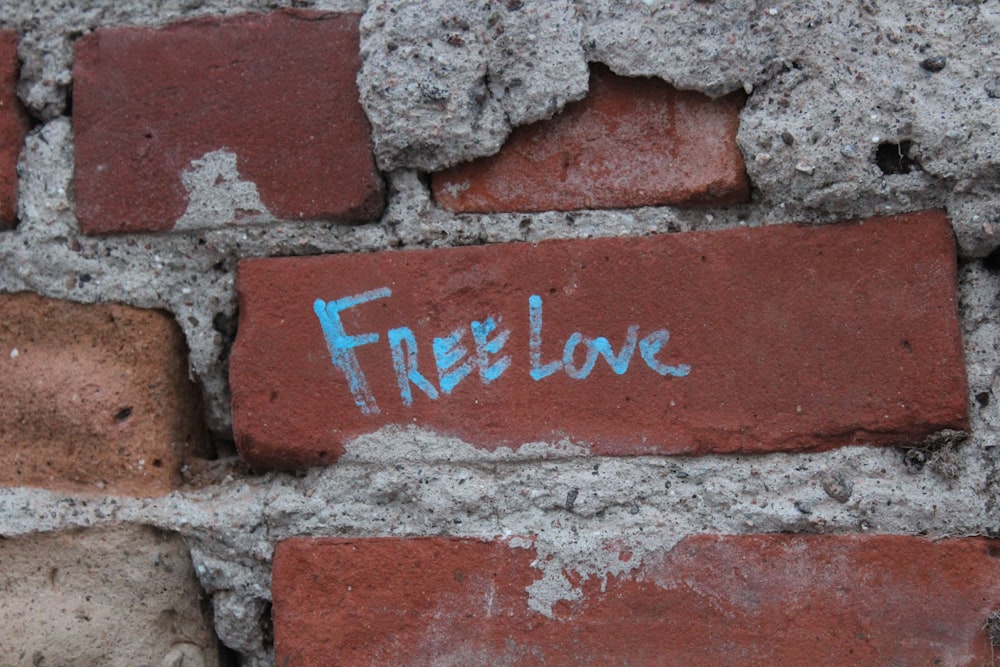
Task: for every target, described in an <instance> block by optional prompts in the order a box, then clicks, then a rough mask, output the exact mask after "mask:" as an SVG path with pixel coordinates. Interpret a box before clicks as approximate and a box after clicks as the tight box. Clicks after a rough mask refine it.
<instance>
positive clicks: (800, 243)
mask: <svg viewBox="0 0 1000 667" xmlns="http://www.w3.org/2000/svg"><path fill="white" fill-rule="evenodd" d="M954 253H955V250H954V241H953V237H952V232H951V229H950V227H949V225H948V222H947V220H946V218H945V217H944V215H943V214H942V213H941V212H935V211H931V212H924V213H919V214H910V215H904V216H897V217H887V218H880V219H874V218H873V219H868V220H865V221H862V222H856V223H844V224H839V225H830V226H826V227H802V226H792V225H788V226H774V227H762V228H755V229H732V230H726V231H717V232H694V233H685V234H676V235H661V236H654V237H644V238H607V239H595V240H569V241H549V242H542V243H538V244H507V245H501V246H480V247H467V248H454V249H442V250H416V251H406V252H383V253H373V254H353V255H332V256H324V257H304V258H268V259H252V260H245V261H243V262H241V263H240V265H239V269H238V281H237V282H238V284H237V289H238V293H239V299H240V313H241V321H240V329H239V336H238V338H237V341H236V344H235V347H234V350H233V353H232V358H231V366H230V369H231V370H230V380H231V384H232V388H233V407H234V422H235V432H236V438H237V444H238V446H239V448H240V451H241V453H242V455H243V456H244V457H245V458H246V460H247V461H248V462H250V463H251V465H254V466H257V467H261V468H265V467H279V468H292V467H301V466H308V465H316V464H322V463H326V462H331V461H333V460H335V459H336V458H337V457H338V456H340V455H341V453H342V452H343V451H344V444H345V442H347V441H349V440H350V439H351V438H353V437H355V436H358V435H361V434H364V433H368V432H371V431H374V430H376V429H378V428H380V427H383V426H386V425H390V424H394V425H400V426H407V425H414V426H419V427H424V428H429V429H435V430H437V431H439V432H442V433H445V434H448V435H453V436H458V437H461V438H463V439H464V440H466V441H468V442H471V443H473V444H475V445H477V446H480V447H483V448H485V449H494V448H496V447H498V446H511V447H517V446H519V445H521V444H523V443H526V442H532V441H537V440H545V441H550V442H551V441H557V440H561V439H564V438H569V439H570V440H572V441H574V442H581V443H586V444H589V446H590V448H591V449H590V451H591V452H592V453H593V454H595V455H632V454H661V453H689V454H701V453H706V452H734V451H741V452H763V451H796V450H815V449H825V448H831V447H835V446H840V445H846V444H878V445H887V444H899V443H906V442H914V441H919V440H921V439H922V438H924V437H925V436H927V435H928V434H930V433H933V432H935V431H938V430H940V429H945V428H951V429H965V428H967V406H966V400H967V399H966V378H965V368H964V365H963V358H962V348H961V340H960V334H959V329H958V322H957V308H956V295H955V289H956V266H955V254H954ZM390 293H391V295H390ZM358 295H362V296H360V297H358ZM351 298H354V299H355V300H357V301H360V303H358V304H356V305H353V306H351V305H349V304H348V303H347V302H346V301H344V302H343V303H340V309H339V310H338V305H337V302H338V301H339V300H349V299H351ZM533 302H534V304H535V305H534V306H533V305H532V303H533ZM532 312H534V315H532ZM318 313H319V314H322V315H323V319H325V320H326V322H325V324H323V323H322V322H321V319H320V317H319V315H318ZM488 318H493V322H492V323H491V322H490V321H489V319H488ZM533 321H534V323H533ZM539 323H540V324H539ZM492 324H495V325H496V326H495V329H492V330H491V328H490V327H491V326H492ZM324 326H325V327H326V328H327V338H325V337H324V331H323V327H324ZM340 326H342V327H343V328H342V329H341V332H342V333H343V336H339V337H338V335H337V334H336V329H337V328H338V327H340ZM477 327H479V329H478V335H479V337H480V339H481V340H480V342H479V345H478V346H477V341H476V335H477ZM533 329H537V331H538V333H537V334H533V333H532V331H533ZM505 331H509V332H510V333H509V338H504V336H506V335H507V334H504V333H503V332H505ZM454 332H457V333H454ZM630 332H631V333H630ZM664 332H668V333H664ZM453 335H455V336H458V337H459V338H458V340H457V344H456V342H455V341H454V340H448V339H449V337H450V336H453ZM352 337H355V338H352ZM366 337H367V338H366ZM375 337H377V340H375ZM601 337H606V339H605V338H601ZM533 338H534V339H535V343H534V344H533V343H532V339H533ZM435 341H436V342H435ZM501 341H502V343H501ZM598 341H601V342H598ZM331 343H332V345H333V346H332V347H331ZM393 343H395V345H393ZM575 343H578V344H576V345H575V347H574V344H575ZM602 344H603V345H605V346H606V348H607V349H606V350H605V352H606V353H607V357H613V358H615V359H616V360H617V370H618V371H620V374H619V373H617V372H616V371H615V370H613V367H612V363H611V362H610V360H608V358H606V357H605V355H604V354H601V353H599V352H598V349H599V348H600V347H601V345H602ZM434 345H436V346H438V349H437V350H435V349H434V347H433V346H434ZM459 346H464V350H465V354H464V355H462V354H459ZM533 348H535V349H533ZM331 349H333V350H334V355H333V356H331V353H330V350H331ZM567 349H568V350H569V351H570V353H571V355H572V361H570V363H566V362H565V361H564V358H565V351H566V350H567ZM477 350H478V351H477ZM414 351H415V353H416V358H415V361H410V360H409V357H408V354H409V353H411V352H414ZM450 356H454V357H455V358H454V359H449V358H448V357H450ZM588 358H589V361H588ZM411 363H415V367H416V369H417V371H418V372H419V374H420V375H421V377H422V378H423V380H424V381H425V382H423V388H422V387H421V386H418V383H415V382H414V381H413V378H415V377H416V376H415V375H413V376H411V374H410V373H409V370H410V368H411V366H410V364H411ZM353 364H357V369H358V371H357V372H356V373H355V372H353V371H352V370H351V369H352V365H353ZM397 368H401V369H402V372H401V373H400V372H397V370H396V369H397ZM352 376H353V377H356V378H357V383H356V386H354V387H353V388H352V386H351V382H350V381H349V379H348V378H349V377H352ZM584 376H585V377H584ZM407 378H410V379H409V380H408V379H407ZM401 379H402V382H401ZM456 380H458V382H457V384H455V381H456ZM403 389H405V393H404V391H403ZM449 392H450V393H449ZM432 396H433V398H432ZM407 400H409V402H411V403H412V404H411V405H407Z"/></svg>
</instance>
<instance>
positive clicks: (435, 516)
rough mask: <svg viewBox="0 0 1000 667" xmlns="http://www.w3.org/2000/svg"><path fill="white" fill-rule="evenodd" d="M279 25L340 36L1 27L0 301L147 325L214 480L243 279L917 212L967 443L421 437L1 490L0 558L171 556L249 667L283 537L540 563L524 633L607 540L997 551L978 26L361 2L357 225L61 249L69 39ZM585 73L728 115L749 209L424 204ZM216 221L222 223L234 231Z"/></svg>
mask: <svg viewBox="0 0 1000 667" xmlns="http://www.w3.org/2000/svg"><path fill="white" fill-rule="evenodd" d="M290 4H295V5H303V6H313V7H319V8H331V9H351V10H361V9H364V3H363V2H361V1H347V0H345V1H343V2H338V1H336V0H331V1H329V2H317V3H310V2H294V3H292V2H270V1H268V0H246V1H243V0H165V1H163V2H159V1H154V0H140V1H135V0H133V1H129V2H120V1H118V0H86V1H83V2H75V3H65V2H57V1H55V0H32V1H30V2H21V1H20V0H0V26H2V27H10V28H14V29H17V30H19V31H20V32H22V34H23V40H22V42H21V45H20V48H19V55H20V57H21V59H22V61H23V68H22V76H21V82H20V85H19V92H20V95H21V98H22V100H23V101H24V102H25V104H26V106H27V107H28V108H29V110H30V111H31V113H32V114H33V116H34V118H35V120H36V122H37V123H38V125H37V126H36V127H35V129H34V130H33V132H32V133H31V135H30V137H29V138H28V140H27V142H26V145H25V150H24V151H23V153H22V156H21V162H20V175H21V184H20V193H19V212H20V223H19V226H18V228H17V229H16V230H15V231H12V232H3V233H0V290H3V291H8V292H17V291H34V292H38V293H41V294H44V295H46V296H51V297H56V298H65V299H70V300H73V301H80V302H94V301H118V302H123V303H128V304H131V305H135V306H140V307H150V308H163V309H166V310H167V311H169V312H171V313H172V314H173V315H174V317H175V318H176V319H177V321H178V323H179V324H180V326H181V327H182V328H183V330H184V333H185V335H186V337H187V341H188V345H189V347H190V351H191V352H190V354H191V357H190V363H191V372H192V376H193V377H194V378H195V379H196V380H197V381H198V382H199V384H200V385H201V388H202V391H203V393H204V396H205V400H206V403H207V408H206V420H207V423H208V425H209V427H210V428H211V429H212V431H213V432H214V433H215V434H216V438H217V441H218V446H219V450H220V451H221V452H222V453H223V454H225V453H227V452H228V451H229V449H228V445H227V442H226V441H227V440H228V438H229V437H230V428H231V415H230V411H229V402H230V398H229V390H228V384H227V379H226V377H227V376H226V373H227V361H226V360H227V355H228V349H229V346H230V344H231V340H232V337H233V335H234V332H235V329H236V326H237V322H238V319H237V313H236V302H235V295H234V290H233V277H234V269H235V264H236V261H237V260H238V259H239V258H242V257H254V256H264V255H306V254H318V253H325V252H358V251H372V250H381V249H385V248H407V247H442V246H448V245H468V244H480V243H496V242H515V241H528V242H530V241H536V240H541V239H547V238H587V237H591V236H615V235H642V234H649V233H658V232H679V231H687V230H693V229H715V228H726V227H734V226H739V225H764V224H780V223H787V222H792V221H805V222H816V223H820V222H830V221H833V220H839V219H843V218H845V217H851V216H868V215H876V214H885V213H895V212H900V211H908V210H918V209H922V208H931V207H945V208H946V209H947V210H948V213H949V216H950V218H951V220H952V224H953V226H954V228H955V231H956V234H957V238H958V241H959V252H960V256H961V260H960V267H959V281H960V297H961V313H962V326H963V333H964V337H965V338H964V345H965V354H966V361H967V364H968V374H969V401H970V412H971V421H972V428H971V432H970V436H969V438H968V439H967V440H966V441H964V442H963V441H960V439H958V438H952V439H950V440H949V439H948V438H944V439H942V440H940V441H938V442H934V443H923V444H922V443H913V445H914V447H911V448H903V449H875V448H866V447H857V448H845V449H839V450H835V451H831V452H826V453H823V454H808V455H795V456H793V455H786V454H773V455H766V456H755V457H701V458H676V457H649V458H633V459H608V458H598V459H587V458H581V457H579V456H576V454H579V453H585V452H586V443H536V444H533V445H531V446H524V447H521V448H520V449H518V450H516V451H502V450H500V451H498V452H496V453H493V454H489V453H484V452H481V451H479V450H475V449H474V448H471V447H469V446H468V445H466V444H464V443H461V442H458V441H454V440H448V439H443V438H440V437H438V436H436V435H435V434H433V433H425V432H412V431H402V432H400V431H394V430H387V431H384V432H380V433H378V434H374V435H371V436H366V440H365V442H363V443H355V445H353V446H349V447H348V450H349V451H348V454H347V455H346V456H345V457H344V458H343V459H342V460H341V462H340V464H339V465H337V466H336V467H333V468H329V469H325V470H312V471H309V472H307V473H304V474H301V475H292V474H267V475H263V476H248V475H246V474H244V473H241V472H240V471H239V470H238V467H236V466H232V467H231V469H227V468H226V466H225V463H224V462H220V464H219V466H218V469H215V470H210V471H207V472H206V475H205V479H212V478H213V477H212V475H213V474H214V475H215V477H214V479H215V480H216V481H217V482H218V483H217V484H215V485H213V486H209V487H207V488H204V489H202V490H193V489H192V490H188V491H184V492H180V493H173V494H171V495H169V496H166V497H164V498H160V499H155V500H134V499H128V498H119V497H110V496H89V497H83V496H80V497H74V496H63V495H59V494H54V493H51V492H48V491H42V490H37V489H35V490H32V489H19V488H4V489H0V535H3V536H5V537H13V536H17V535H29V534H32V533H36V532H46V531H53V530H57V529H60V528H66V527H86V526H98V525H110V524H112V523H116V522H125V523H135V524H150V525H155V526H157V527H160V528H163V529H166V530H172V531H177V532H179V533H181V534H182V535H184V536H185V537H186V539H187V540H188V542H189V544H190V545H191V552H192V556H193V558H194V563H195V568H196V572H197V574H198V577H199V579H200V581H201V584H202V586H203V587H204V588H205V589H206V590H207V591H208V592H209V593H210V594H211V595H212V596H213V604H214V609H215V623H216V630H217V632H218V634H219V636H220V638H221V639H222V641H223V642H224V643H226V644H227V645H228V646H230V647H232V648H233V649H235V650H236V651H238V652H239V653H240V654H241V655H242V656H243V662H244V664H246V665H268V664H270V661H271V654H270V645H269V629H268V628H269V620H268V618H267V617H268V613H269V606H268V600H269V568H270V558H271V554H272V551H273V545H274V543H275V541H276V540H278V539H280V538H282V537H285V536H289V535H304V534H309V535H353V536H375V535H464V536H473V537H484V538H492V537H494V536H496V535H521V534H531V535H537V540H536V548H537V549H538V551H539V555H540V558H539V560H538V565H537V567H538V568H539V580H538V581H537V582H536V583H535V584H534V585H533V586H532V587H531V591H530V592H529V593H530V595H531V599H532V601H533V602H532V604H533V605H534V606H535V607H534V608H536V609H539V610H544V609H546V608H549V607H551V605H552V604H553V603H554V602H556V601H558V600H560V599H567V598H569V599H572V598H573V596H574V595H576V592H575V590H574V588H573V585H572V584H571V582H570V581H569V580H568V579H567V578H566V577H565V576H564V574H563V571H564V570H568V571H575V572H579V573H580V574H581V575H582V576H583V577H598V578H600V577H605V576H608V575H609V574H615V573H616V572H620V571H621V569H622V568H626V567H628V564H625V563H622V562H621V561H620V560H618V558H617V556H616V554H617V551H615V552H611V551H604V550H602V549H601V548H600V546H601V545H602V544H606V543H608V542H612V541H614V542H616V543H624V544H627V545H629V547H630V548H631V549H632V551H633V553H634V555H635V556H634V558H633V559H632V561H631V562H632V563H638V562H641V560H642V556H643V554H645V553H648V552H653V551H658V550H662V549H664V548H668V547H669V546H670V545H672V544H674V543H675V542H676V541H678V540H679V539H681V538H683V537H684V536H685V535H688V534H691V533H756V532H773V531H792V532H796V531H811V532H830V533H848V532H858V531H862V532H878V533H901V534H927V535H931V536H943V535H971V534H977V535H978V534H988V535H995V534H997V533H998V531H1000V516H998V508H997V506H996V497H997V494H998V492H1000V466H998V465H997V460H996V458H997V456H996V447H997V444H998V435H997V433H998V431H997V429H998V428H1000V412H998V409H1000V408H998V402H997V401H998V400H1000V399H998V396H997V391H998V390H1000V380H998V379H997V373H996V371H997V368H998V365H1000V353H998V344H1000V324H998V321H997V315H996V303H997V299H998V296H1000V273H998V269H997V263H996V261H995V259H993V258H989V259H986V260H983V259H982V258H984V257H987V256H988V255H990V253H992V252H993V251H994V250H996V249H997V247H998V246H1000V227H998V225H1000V185H998V177H1000V158H998V155H997V151H998V146H1000V142H998V141H997V135H996V132H997V122H998V121H997V119H998V118H1000V78H998V77H1000V65H998V62H1000V57H998V56H1000V40H997V39H996V35H997V34H998V32H1000V5H998V4H997V3H995V2H976V1H975V0H963V1H961V2H957V1H956V2H944V1H940V2H931V1H930V0H919V1H918V0H910V1H908V2H905V3H882V2H875V1H874V0H865V1H864V2H857V3H840V4H836V3H834V4H831V3H827V2H820V1H819V0H814V1H811V2H810V1H807V2H794V3H793V2H790V1H788V2H772V3H763V2H762V3H757V2H750V1H749V0H747V1H745V2H735V1H734V2H730V1H729V0H716V1H715V2H673V3H666V2H663V3H661V2H657V1H656V0H650V1H648V2H627V3H612V2H597V1H594V2H584V1H583V0H581V1H580V2H575V3H569V2H561V3H555V2H553V3H544V4H543V3H542V2H540V1H539V2H530V1H527V2H506V3H482V4H481V5H476V6H475V8H474V9H467V8H465V5H462V8H456V4H455V3H451V2H447V1H446V0H438V1H435V2H431V1H429V0H428V1H425V2H420V3H403V2H397V3H371V5H370V6H369V7H368V11H367V13H366V15H365V17H364V19H363V38H362V55H363V57H364V65H363V69H362V72H361V74H360V81H359V86H360V89H361V91H362V102H363V104H364V106H365V109H366V112H367V114H368V116H369V119H370V120H371V122H372V124H373V128H374V133H375V134H374V140H375V146H376V155H377V159H378V161H379V164H380V165H381V167H382V168H383V169H385V170H387V171H388V172H389V173H388V186H389V187H388V189H389V200H388V207H387V209H386V212H385V213H384V214H383V217H382V220H381V221H379V222H377V223H372V224H366V225H360V226H352V225H347V224H337V223H310V222H289V221H282V220H269V221H265V220H259V221H255V222H259V223H260V224H255V225H254V226H252V227H246V228H227V229H204V230H202V231H185V232H176V233H172V234H160V235H155V234H135V235H129V236H123V237H115V238H86V237H82V236H81V235H80V234H79V233H78V230H77V226H76V220H75V216H74V203H73V199H72V180H71V179H72V174H73V151H72V146H73V132H72V123H71V117H70V116H68V115H67V111H68V110H69V107H68V103H67V93H68V91H69V89H70V84H71V81H70V78H71V77H70V65H71V63H70V59H71V54H72V40H73V39H75V38H77V37H78V36H80V35H82V34H85V33H87V32H88V31H90V30H93V29H94V28H95V27H97V26H99V25H121V24H128V25H158V24H163V23H167V22H169V21H173V20H176V19H179V18H181V17H191V16H204V15H207V14H214V13H238V12H242V11H248V10H254V11H257V10H264V9H268V8H271V7H274V6H279V5H280V6H288V5H290ZM487 4H489V5H490V7H489V8H488V9H486V8H485V7H486V5H487ZM393 9H396V10H397V11H396V13H395V14H393V12H392V10H393ZM491 22H492V25H491ZM466 23H467V24H468V28H465V27H463V26H464V25H465V24H466ZM498 26H502V27H503V30H502V31H500V30H499V27H498ZM452 35H456V37H453V36H452ZM487 40H488V41H487ZM428 41H429V43H430V46H428V45H427V44H428ZM875 51H877V53H875ZM406 54H409V55H406ZM404 56H405V57H404ZM588 60H592V61H597V62H603V63H605V64H607V65H608V66H610V67H611V68H612V69H613V70H614V71H616V72H618V73H620V74H626V75H655V76H660V77H662V78H664V79H665V80H666V81H668V82H670V83H673V84H675V85H677V86H679V87H681V88H691V89H696V90H702V91H704V92H707V93H709V94H712V95H721V94H724V93H726V92H728V91H731V90H735V89H739V88H742V89H743V90H744V91H746V92H748V93H749V97H748V102H747V106H746V108H745V109H744V111H743V113H742V117H741V130H740V134H739V142H740V146H741V149H742V151H743V153H744V157H745V159H746V162H747V169H748V172H749V176H750V180H751V183H752V186H753V188H754V190H753V201H752V202H751V203H749V204H745V205H740V206H734V207H728V208H725V209H717V208H716V209H712V208H709V209H699V210H683V209H674V208H640V209H632V210H624V211H579V212H569V213H538V214H530V215H525V214H504V215H488V214H483V215H452V214H449V213H447V212H444V211H442V210H441V209H439V208H438V207H437V206H436V205H435V203H434V202H433V200H432V199H431V197H430V194H429V192H428V189H427V186H426V179H425V177H424V176H423V174H422V173H420V171H418V170H431V169H437V168H441V167H443V166H446V165H450V164H454V163H457V162H460V161H463V160H467V159H470V158H473V157H476V156H480V155H487V154H490V153H493V152H495V151H496V150H497V149H498V148H499V147H500V145H501V144H502V141H503V139H504V137H505V136H506V135H507V133H508V132H509V129H510V126H511V125H516V124H522V123H526V122H531V121H534V120H538V119H540V118H544V117H547V116H549V115H550V114H552V113H555V112H556V111H557V110H558V109H559V108H560V107H561V106H562V105H563V104H565V103H566V102H567V101H569V100H573V99H579V98H581V97H582V96H583V95H584V94H585V92H586V90H585V87H586V81H587V67H586V64H587V61H588ZM390 77H391V79H390ZM518 82H519V83H518ZM883 144H886V146H883ZM880 146H882V149H881V151H880ZM893 151H895V153H894V152H893ZM904 158H905V159H904ZM880 163H881V165H882V166H880ZM906 169H909V173H896V172H903V171H905V170H906ZM247 188H249V186H247ZM247 191H249V189H248V190H247ZM225 193H228V194H226V197H229V199H226V201H221V202H219V206H232V201H231V197H232V193H231V192H229V191H228V190H226V191H225V192H224V194H225ZM201 206H202V203H199V204H198V206H196V207H193V208H191V209H189V210H191V211H192V214H193V215H195V214H197V211H198V210H201ZM206 210H211V209H210V208H208V209H206ZM185 226H188V227H190V228H191V229H192V230H193V229H194V228H195V227H210V226H211V219H207V220H206V221H205V224H198V223H197V222H196V221H190V224H189V223H188V222H186V223H185ZM83 275H87V276H89V280H81V277H82V276H83ZM352 452H353V454H352ZM362 452H363V453H362ZM463 480H464V481H463ZM550 555H551V556H552V559H551V560H546V558H547V557H548V556H550Z"/></svg>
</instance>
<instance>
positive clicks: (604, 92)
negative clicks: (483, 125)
mask: <svg viewBox="0 0 1000 667" xmlns="http://www.w3.org/2000/svg"><path fill="white" fill-rule="evenodd" d="M742 106H743V95H742V94H732V95H728V96H726V97H723V98H720V99H716V100H713V99H711V98H709V97H707V96H705V95H701V94H699V93H694V92H690V91H680V90H676V89H674V88H672V87H671V86H669V85H667V84H666V83H664V82H663V81H661V80H659V79H642V78H625V77H620V76H616V75H614V74H612V73H611V72H610V71H609V70H607V69H606V68H604V67H600V66H597V67H595V68H594V70H593V72H592V74H591V78H590V91H589V93H588V95H587V97H586V98H585V99H584V100H582V101H581V102H577V103H574V104H570V105H568V106H567V107H566V109H565V110H564V111H563V112H562V113H561V114H560V115H558V116H556V117H555V118H552V119H551V120H548V121H542V122H539V123H535V124H533V125H529V126H525V127H520V128H517V129H516V130H514V132H513V133H512V134H511V136H510V137H509V138H508V139H507V142H506V143H505V144H504V146H503V148H501V150H500V152H499V153H498V154H496V155H495V156H492V157H488V158H483V159H480V160H475V161H472V162H468V163H464V164H461V165H458V166H456V167H453V168H451V169H447V170H445V171H442V172H439V173H437V174H435V175H434V177H433V190H434V198H435V199H436V200H437V201H438V202H439V203H440V204H441V205H442V206H445V207H446V208H449V209H451V210H453V211H459V212H490V211H547V210H558V211H567V210H574V209H581V208H627V207H636V206H656V205H664V204H671V205H692V204H712V205H720V204H728V203H735V202H741V201H746V200H748V199H749V197H750V188H749V182H748V180H747V177H746V174H745V172H744V168H743V155H742V153H740V150H739V147H738V146H737V145H736V131H737V129H739V113H740V109H741V108H742ZM598 184H599V185H598Z"/></svg>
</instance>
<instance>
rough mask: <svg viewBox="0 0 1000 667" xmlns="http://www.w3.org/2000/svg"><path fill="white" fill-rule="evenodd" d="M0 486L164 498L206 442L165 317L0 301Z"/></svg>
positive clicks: (35, 299)
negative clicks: (183, 466) (181, 471)
mask: <svg viewBox="0 0 1000 667" xmlns="http://www.w3.org/2000/svg"><path fill="white" fill-rule="evenodd" d="M0 395H2V396H3V397H4V398H3V401H0V484H3V485H8V486H16V485H21V486H40V487H45V488H50V489H69V490H85V491H86V490H89V491H97V490H99V489H104V490H105V491H112V492H123V493H132V494H136V495H161V494H164V493H167V492H169V491H170V490H171V489H173V488H174V487H175V486H177V484H178V483H179V482H180V469H181V466H182V465H183V464H184V461H185V460H186V459H188V458H189V457H193V456H196V455H198V454H199V453H203V452H204V451H205V450H206V448H207V440H206V437H205V432H204V430H203V427H202V418H201V413H200V408H199V402H198V399H197V395H196V391H195V388H194V387H193V386H192V384H191V382H190V380H189V379H188V375H187V354H186V347H185V343H184V337H183V335H182V334H181V332H180V330H179V328H178V327H177V325H176V323H175V322H174V321H173V320H172V319H171V318H170V317H169V316H168V315H166V314H165V313H163V312H160V311H153V310H140V309H137V308H131V307H129V306H122V305H115V304H106V305H81V304H75V303H70V302H67V301H58V300H54V299H45V298H42V297H40V296H37V295H34V294H3V295H0Z"/></svg>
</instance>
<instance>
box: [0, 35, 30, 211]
mask: <svg viewBox="0 0 1000 667" xmlns="http://www.w3.org/2000/svg"><path fill="white" fill-rule="evenodd" d="M17 42H18V34H17V33H16V32H14V31H12V30H0V229H10V228H12V227H14V226H15V225H16V224H17V160H18V157H19V156H20V155H21V147H22V146H23V144H24V135H25V133H26V132H27V131H28V128H29V127H30V125H31V123H30V120H29V118H28V114H27V113H26V112H25V111H24V108H23V107H22V106H21V103H20V102H19V101H18V99H17V74H18V62H17Z"/></svg>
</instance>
